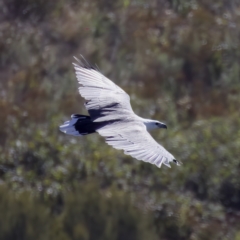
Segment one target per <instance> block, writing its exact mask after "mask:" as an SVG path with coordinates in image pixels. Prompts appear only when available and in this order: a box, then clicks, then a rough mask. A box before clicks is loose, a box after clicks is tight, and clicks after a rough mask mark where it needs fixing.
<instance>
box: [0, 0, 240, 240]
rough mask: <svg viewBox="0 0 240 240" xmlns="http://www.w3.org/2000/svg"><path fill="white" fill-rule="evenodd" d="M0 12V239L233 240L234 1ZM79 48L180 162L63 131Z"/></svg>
mask: <svg viewBox="0 0 240 240" xmlns="http://www.w3.org/2000/svg"><path fill="white" fill-rule="evenodd" d="M0 20H1V21H0V79H1V81H0V89H1V90H0V196H1V197H0V212H1V216H4V217H2V218H0V239H4V240H5V239H6V240H12V239H20V240H22V239H24V240H25V239H33V238H34V239H44V240H45V239H53V240H54V239H58V240H59V239H60V240H70V239H73V240H74V239H86V240H87V239H94V240H95V239H104V240H105V239H106V240H107V239H111V240H114V239H118V240H122V239H124V240H125V239H131V240H132V239H153V240H154V239H166V240H172V239H173V240H176V239H179V240H181V239H192V240H195V239H211V240H212V239H235V240H239V239H240V221H239V219H240V180H239V171H240V159H239V149H240V118H239V117H240V114H239V104H240V98H239V93H240V83H239V78H240V50H239V49H240V48H239V46H240V40H239V36H240V30H239V29H240V4H239V3H238V1H236V0H235V1H234V0H232V1H227V0H216V1H214V2H210V1H205V0H191V1H190V0H184V1H179V0H154V1H151V2H147V1H140V0H138V1H137V0H136V1H128V0H121V1H120V0H117V1H109V0H100V1H91V2H89V1H77V0H66V1H63V0H62V1H49V2H46V1H42V0H0ZM78 54H82V55H84V56H85V57H86V59H88V61H89V62H91V63H93V64H95V63H96V64H97V65H98V66H99V68H100V69H101V71H102V72H103V73H104V74H105V75H107V76H108V77H109V78H111V79H113V81H114V82H116V83H117V84H119V85H120V86H121V87H122V88H123V89H125V90H126V91H127V92H128V93H129V94H130V96H131V99H132V102H131V103H132V106H133V109H134V110H135V112H136V113H137V114H140V115H141V116H143V117H147V118H154V119H158V120H160V121H163V122H166V123H167V124H168V130H167V131H159V132H155V133H153V136H154V138H155V139H156V140H157V141H158V142H159V143H161V144H162V145H163V146H164V147H166V148H167V149H168V150H169V151H170V152H172V153H173V154H174V156H176V158H177V159H179V160H181V161H182V162H183V163H184V164H183V166H182V167H181V168H178V167H176V166H173V167H172V169H168V168H165V167H163V168H161V169H158V168H157V167H156V166H152V165H150V164H147V163H144V162H139V161H137V160H135V159H132V158H131V157H128V156H125V155H124V154H123V153H122V152H121V151H117V150H114V149H112V148H111V147H109V146H108V145H107V144H105V143H104V140H103V139H102V138H101V137H99V136H98V135H97V134H93V135H89V136H86V137H84V138H74V137H71V136H66V135H64V134H62V133H61V132H59V130H58V126H59V125H60V124H61V123H62V122H63V121H64V120H67V119H68V118H69V116H70V115H71V114H72V113H86V110H85V109H84V107H83V100H82V99H81V97H80V96H79V94H78V91H77V83H76V81H75V76H74V71H73V68H72V67H71V62H72V60H73V59H72V56H73V55H75V56H77V55H78Z"/></svg>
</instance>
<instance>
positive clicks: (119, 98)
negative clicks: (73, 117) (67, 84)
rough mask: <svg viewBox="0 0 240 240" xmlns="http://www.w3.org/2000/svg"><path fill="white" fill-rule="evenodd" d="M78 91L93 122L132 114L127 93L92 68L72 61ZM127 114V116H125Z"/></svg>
mask: <svg viewBox="0 0 240 240" xmlns="http://www.w3.org/2000/svg"><path fill="white" fill-rule="evenodd" d="M74 68H75V71H76V76H77V80H78V82H79V84H80V87H79V93H80V94H81V96H82V97H84V98H85V99H86V103H85V106H86V108H87V110H88V112H89V114H90V116H91V118H92V120H93V121H94V122H102V121H110V120H113V121H114V120H121V119H124V118H126V117H127V116H133V115H134V113H133V110H132V107H131V104H130V97H129V95H128V94H127V93H126V92H125V91H123V90H122V89H121V88H120V87H118V86H117V85H116V84H114V83H113V82H112V81H111V80H110V79H108V78H106V77H105V76H104V75H102V74H101V73H100V72H98V71H97V70H95V69H93V68H89V67H83V66H81V65H80V64H75V63H74ZM126 115H127V116H126Z"/></svg>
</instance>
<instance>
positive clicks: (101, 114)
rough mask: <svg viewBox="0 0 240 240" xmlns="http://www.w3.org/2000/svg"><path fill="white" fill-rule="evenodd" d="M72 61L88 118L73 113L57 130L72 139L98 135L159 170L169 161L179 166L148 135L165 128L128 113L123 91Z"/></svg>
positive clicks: (126, 97)
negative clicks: (70, 136)
mask: <svg viewBox="0 0 240 240" xmlns="http://www.w3.org/2000/svg"><path fill="white" fill-rule="evenodd" d="M82 58H83V57H82ZM75 59H76V60H77V62H76V63H73V65H74V68H75V71H76V76H77V80H78V83H79V84H80V87H79V93H80V95H81V96H82V97H83V98H84V99H85V100H86V102H85V107H86V109H87V111H88V113H89V116H85V115H81V114H73V115H72V116H71V120H69V121H66V122H65V123H64V124H63V125H61V126H60V127H59V128H60V130H61V131H62V132H64V133H66V134H69V135H74V136H83V135H87V134H90V133H95V132H98V133H99V134H100V135H101V136H103V137H104V138H105V140H106V142H107V144H109V145H111V146H113V147H114V148H116V149H122V150H123V151H124V153H125V154H127V155H131V156H132V157H134V158H136V159H138V160H142V161H144V162H149V163H151V164H155V165H156V166H157V167H159V168H160V167H161V165H162V164H164V165H166V166H168V167H171V166H170V162H173V163H175V164H177V165H181V162H180V161H178V160H176V159H175V158H174V156H173V155H172V154H171V153H169V152H168V151H167V150H166V149H165V148H164V147H162V146H161V145H160V144H158V143H157V142H156V141H155V140H154V139H153V138H152V136H151V135H150V134H149V131H151V130H154V129H159V128H167V126H166V125H165V124H164V123H162V122H159V121H156V120H151V119H145V118H141V117H139V116H137V115H136V114H135V113H134V112H133V110H132V107H131V104H130V97H129V95H128V94H127V93H126V92H125V91H124V90H123V89H121V88H120V87H119V86H117V85H116V84H115V83H113V82H112V81H111V80H110V79H108V78H107V77H105V76H104V75H103V74H102V73H100V72H99V71H98V70H97V69H95V68H94V67H92V66H90V65H89V64H88V63H87V61H86V60H85V59H84V58H83V60H84V63H83V62H82V61H80V60H79V59H77V58H75Z"/></svg>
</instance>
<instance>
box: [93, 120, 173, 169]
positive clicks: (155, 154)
mask: <svg viewBox="0 0 240 240" xmlns="http://www.w3.org/2000/svg"><path fill="white" fill-rule="evenodd" d="M97 132H98V133H99V134H100V135H101V136H103V137H105V139H106V142H107V143H108V144H109V145H111V146H113V147H114V148H116V149H122V150H124V153H125V154H128V155H131V156H132V157H134V158H136V159H138V160H142V161H144V162H149V163H152V164H155V165H156V166H158V167H161V165H162V164H165V165H166V166H168V167H170V164H169V162H172V161H173V160H174V156H173V155H172V154H171V153H169V152H168V151H167V150H166V149H165V148H164V147H162V146H161V145H159V144H158V143H157V142H156V141H155V140H154V139H153V138H152V136H151V135H150V134H149V133H148V131H147V130H146V127H145V125H144V124H143V123H142V122H140V121H137V120H127V121H121V122H115V123H113V124H108V125H106V126H104V127H102V128H100V129H98V130H97Z"/></svg>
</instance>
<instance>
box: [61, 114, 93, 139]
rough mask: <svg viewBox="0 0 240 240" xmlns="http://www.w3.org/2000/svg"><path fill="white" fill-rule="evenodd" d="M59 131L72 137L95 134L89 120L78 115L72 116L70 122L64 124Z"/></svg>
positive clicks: (87, 117)
mask: <svg viewBox="0 0 240 240" xmlns="http://www.w3.org/2000/svg"><path fill="white" fill-rule="evenodd" d="M59 129H60V131H62V132H64V133H66V134H69V135H73V136H82V135H87V134H90V133H94V132H95V129H94V124H93V122H92V120H91V118H90V117H89V116H85V115H80V114H73V115H72V116H71V120H69V121H66V122H64V124H63V125H61V126H60V127H59Z"/></svg>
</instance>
